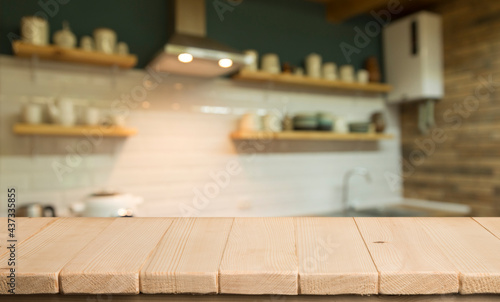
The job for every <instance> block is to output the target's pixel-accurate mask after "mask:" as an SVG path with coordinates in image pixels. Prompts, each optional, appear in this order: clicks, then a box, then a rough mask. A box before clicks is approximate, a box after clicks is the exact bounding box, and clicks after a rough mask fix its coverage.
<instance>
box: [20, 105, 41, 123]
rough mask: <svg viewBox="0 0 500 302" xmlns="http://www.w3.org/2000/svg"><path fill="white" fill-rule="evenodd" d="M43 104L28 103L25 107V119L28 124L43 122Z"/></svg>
mask: <svg viewBox="0 0 500 302" xmlns="http://www.w3.org/2000/svg"><path fill="white" fill-rule="evenodd" d="M42 117H43V113H42V106H40V105H39V104H26V105H25V106H24V108H23V120H24V122H25V123H27V124H33V125H36V124H41V123H42Z"/></svg>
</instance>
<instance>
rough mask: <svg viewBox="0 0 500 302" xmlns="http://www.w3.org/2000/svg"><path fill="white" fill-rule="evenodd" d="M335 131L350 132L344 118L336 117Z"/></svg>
mask: <svg viewBox="0 0 500 302" xmlns="http://www.w3.org/2000/svg"><path fill="white" fill-rule="evenodd" d="M334 131H335V132H337V133H347V132H349V126H348V125H347V122H346V121H345V120H344V119H343V118H337V119H335V127H334Z"/></svg>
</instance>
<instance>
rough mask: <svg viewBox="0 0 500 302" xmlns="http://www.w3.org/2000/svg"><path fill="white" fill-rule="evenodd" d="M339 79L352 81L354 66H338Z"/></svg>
mask: <svg viewBox="0 0 500 302" xmlns="http://www.w3.org/2000/svg"><path fill="white" fill-rule="evenodd" d="M340 79H341V80H342V81H344V82H354V66H352V65H343V66H342V67H340Z"/></svg>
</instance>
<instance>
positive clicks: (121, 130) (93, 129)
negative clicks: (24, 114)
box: [13, 124, 137, 137]
mask: <svg viewBox="0 0 500 302" xmlns="http://www.w3.org/2000/svg"><path fill="white" fill-rule="evenodd" d="M13 131H14V133H15V134H18V135H44V136H90V135H98V134H101V135H102V136H103V137H127V136H133V135H135V134H137V130H136V129H133V128H125V127H118V126H71V127H65V126H61V125H51V124H39V125H30V124H15V125H14V128H13Z"/></svg>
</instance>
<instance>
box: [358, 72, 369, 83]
mask: <svg viewBox="0 0 500 302" xmlns="http://www.w3.org/2000/svg"><path fill="white" fill-rule="evenodd" d="M357 78H358V83H360V84H366V83H368V81H369V80H370V73H369V72H368V70H366V69H360V70H358V76H357Z"/></svg>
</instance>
